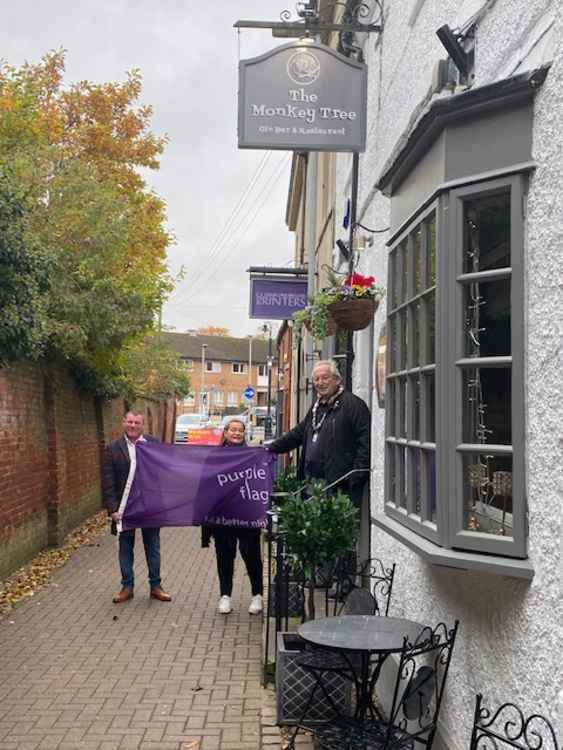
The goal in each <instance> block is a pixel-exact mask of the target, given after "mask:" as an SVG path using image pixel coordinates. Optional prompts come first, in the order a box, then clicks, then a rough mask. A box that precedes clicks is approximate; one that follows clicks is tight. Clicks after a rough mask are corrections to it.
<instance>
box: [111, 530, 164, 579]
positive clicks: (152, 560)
mask: <svg viewBox="0 0 563 750" xmlns="http://www.w3.org/2000/svg"><path fill="white" fill-rule="evenodd" d="M141 532H142V536H143V547H144V548H145V558H146V560H147V568H148V569H149V586H150V587H151V588H156V587H157V586H160V529H141ZM134 561H135V529H129V530H128V531H123V532H122V533H121V534H120V535H119V566H120V568H121V585H122V586H123V587H124V588H128V589H132V588H133V586H134V583H135V574H134V572H133V563H134Z"/></svg>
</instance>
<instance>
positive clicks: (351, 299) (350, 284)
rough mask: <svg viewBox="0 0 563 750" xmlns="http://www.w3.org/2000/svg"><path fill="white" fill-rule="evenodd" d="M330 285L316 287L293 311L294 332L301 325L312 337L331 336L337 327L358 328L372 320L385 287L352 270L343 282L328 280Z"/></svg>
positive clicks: (365, 326) (364, 326)
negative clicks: (309, 296) (305, 304)
mask: <svg viewBox="0 0 563 750" xmlns="http://www.w3.org/2000/svg"><path fill="white" fill-rule="evenodd" d="M329 280H330V281H332V282H333V285H332V286H330V287H327V288H324V289H321V290H319V291H318V292H317V293H316V294H315V295H313V296H312V297H311V299H310V301H309V302H310V304H309V305H307V307H305V308H304V309H303V310H299V311H298V312H296V313H294V315H293V320H294V323H295V327H296V332H297V334H298V333H299V330H300V329H301V327H302V326H305V327H306V328H307V330H308V331H310V333H311V334H312V335H313V336H314V337H315V338H316V339H324V338H326V337H327V336H334V334H335V333H336V332H337V330H338V329H339V328H342V329H344V330H348V331H360V330H362V328H367V326H368V325H369V324H370V323H371V321H372V320H373V316H374V315H375V312H376V310H377V307H378V305H379V302H380V300H381V299H382V297H383V295H384V294H385V289H383V287H380V286H378V285H377V284H376V283H375V279H374V278H373V276H362V275H361V274H359V273H353V274H350V275H349V276H347V277H346V279H345V280H344V281H343V282H340V281H339V280H338V279H334V278H333V279H329Z"/></svg>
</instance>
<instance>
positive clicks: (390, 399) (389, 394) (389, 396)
mask: <svg viewBox="0 0 563 750" xmlns="http://www.w3.org/2000/svg"><path fill="white" fill-rule="evenodd" d="M385 390H386V394H385V409H386V411H387V415H386V416H387V424H388V430H387V434H388V435H391V436H393V437H395V429H396V427H395V415H396V413H397V412H396V410H395V380H394V379H393V378H389V379H388V380H387V385H386V387H385Z"/></svg>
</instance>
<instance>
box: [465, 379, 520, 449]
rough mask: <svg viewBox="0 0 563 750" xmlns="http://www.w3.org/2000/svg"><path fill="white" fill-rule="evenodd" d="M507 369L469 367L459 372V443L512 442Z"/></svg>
mask: <svg viewBox="0 0 563 750" xmlns="http://www.w3.org/2000/svg"><path fill="white" fill-rule="evenodd" d="M511 386H512V383H511V371H510V368H495V367H485V368H479V367H475V368H473V367H472V368H470V369H469V370H466V371H464V373H463V393H464V402H465V405H464V408H463V442H464V443H493V444H496V445H511V443H512V429H511V428H512V418H511V395H512V387H511Z"/></svg>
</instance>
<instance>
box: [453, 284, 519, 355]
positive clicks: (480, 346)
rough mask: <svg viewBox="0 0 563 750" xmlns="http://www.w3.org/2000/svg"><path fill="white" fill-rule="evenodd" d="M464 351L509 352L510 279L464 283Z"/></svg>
mask: <svg viewBox="0 0 563 750" xmlns="http://www.w3.org/2000/svg"><path fill="white" fill-rule="evenodd" d="M464 308H465V333H466V338H465V354H466V355H467V356H469V357H495V356H503V355H509V354H510V353H511V346H510V279H501V280H499V281H486V282H481V283H479V284H467V285H466V286H465V288H464Z"/></svg>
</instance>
